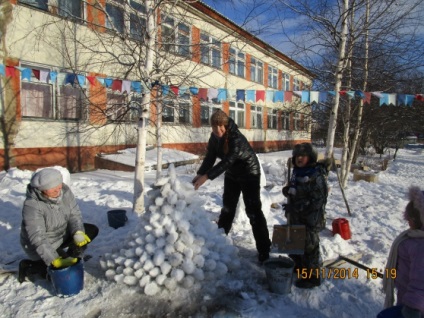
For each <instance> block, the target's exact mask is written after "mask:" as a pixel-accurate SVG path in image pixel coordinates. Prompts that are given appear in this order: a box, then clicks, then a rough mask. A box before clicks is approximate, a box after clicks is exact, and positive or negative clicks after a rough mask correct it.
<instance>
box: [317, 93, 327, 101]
mask: <svg viewBox="0 0 424 318" xmlns="http://www.w3.org/2000/svg"><path fill="white" fill-rule="evenodd" d="M327 98H328V92H319V98H318V102H319V103H325V102H326V101H327Z"/></svg>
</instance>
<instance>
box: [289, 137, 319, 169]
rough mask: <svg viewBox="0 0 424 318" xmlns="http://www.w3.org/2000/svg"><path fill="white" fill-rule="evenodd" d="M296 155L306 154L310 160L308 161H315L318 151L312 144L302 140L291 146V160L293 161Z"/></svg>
mask: <svg viewBox="0 0 424 318" xmlns="http://www.w3.org/2000/svg"><path fill="white" fill-rule="evenodd" d="M296 156H308V157H309V159H310V161H309V163H310V164H311V163H315V162H317V160H318V152H317V150H316V149H315V147H314V146H312V144H310V143H308V142H303V143H301V144H297V145H296V146H294V148H293V153H292V162H293V164H294V163H295V158H296Z"/></svg>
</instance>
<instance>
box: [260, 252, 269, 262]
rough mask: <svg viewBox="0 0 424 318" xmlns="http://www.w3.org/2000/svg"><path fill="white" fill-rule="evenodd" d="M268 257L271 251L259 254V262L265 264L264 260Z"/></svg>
mask: <svg viewBox="0 0 424 318" xmlns="http://www.w3.org/2000/svg"><path fill="white" fill-rule="evenodd" d="M267 259H269V252H266V253H259V254H258V261H259V263H261V264H263V262H265V261H266V260H267Z"/></svg>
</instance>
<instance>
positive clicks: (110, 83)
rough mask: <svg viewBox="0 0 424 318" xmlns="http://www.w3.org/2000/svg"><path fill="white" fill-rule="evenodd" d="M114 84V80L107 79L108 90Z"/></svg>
mask: <svg viewBox="0 0 424 318" xmlns="http://www.w3.org/2000/svg"><path fill="white" fill-rule="evenodd" d="M112 84H113V79H112V78H109V77H107V78H105V86H106V87H107V88H109V87H111V86H112Z"/></svg>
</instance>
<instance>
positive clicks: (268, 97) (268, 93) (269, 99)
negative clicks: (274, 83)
mask: <svg viewBox="0 0 424 318" xmlns="http://www.w3.org/2000/svg"><path fill="white" fill-rule="evenodd" d="M265 96H266V97H265V99H266V101H267V102H272V101H273V100H274V91H266V93H265Z"/></svg>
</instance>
